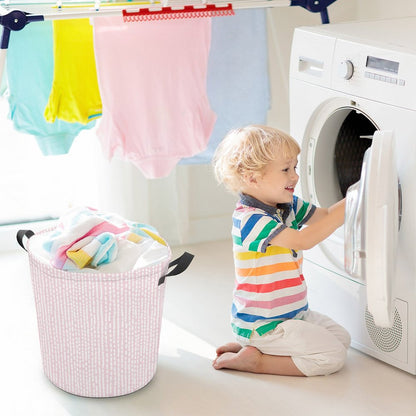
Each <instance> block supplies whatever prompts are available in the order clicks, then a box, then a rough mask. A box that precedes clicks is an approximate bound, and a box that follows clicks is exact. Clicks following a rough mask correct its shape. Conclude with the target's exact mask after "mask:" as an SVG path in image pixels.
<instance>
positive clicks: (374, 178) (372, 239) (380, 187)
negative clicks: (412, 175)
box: [344, 131, 399, 327]
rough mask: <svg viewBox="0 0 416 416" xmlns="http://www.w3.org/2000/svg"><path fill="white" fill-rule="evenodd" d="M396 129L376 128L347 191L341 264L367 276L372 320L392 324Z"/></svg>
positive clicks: (396, 214)
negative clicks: (356, 176) (343, 251)
mask: <svg viewBox="0 0 416 416" xmlns="http://www.w3.org/2000/svg"><path fill="white" fill-rule="evenodd" d="M398 183H399V182H398V176H397V166H396V156H395V144H394V135H393V133H392V132H390V131H376V132H375V133H374V136H373V142H372V145H371V147H370V148H368V149H367V150H366V153H365V157H364V161H363V166H362V171H361V178H360V180H359V182H358V183H356V184H354V185H352V186H351V187H350V188H349V189H348V192H347V196H346V198H347V200H346V222H345V228H344V229H345V240H344V241H345V268H346V271H347V272H349V273H350V274H351V275H353V276H356V277H361V279H362V280H365V282H366V286H367V303H368V310H369V312H370V313H371V314H372V315H373V318H374V322H375V324H376V325H378V326H381V327H390V326H392V324H393V317H392V311H393V290H392V289H393V281H394V276H395V269H396V251H397V243H398V231H399V191H398Z"/></svg>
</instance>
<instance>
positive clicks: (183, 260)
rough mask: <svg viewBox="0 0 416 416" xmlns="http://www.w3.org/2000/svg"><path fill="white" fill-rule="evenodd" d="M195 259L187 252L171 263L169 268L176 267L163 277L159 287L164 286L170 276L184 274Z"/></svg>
mask: <svg viewBox="0 0 416 416" xmlns="http://www.w3.org/2000/svg"><path fill="white" fill-rule="evenodd" d="M193 258H194V255H193V254H191V253H188V252H187V251H185V253H183V254H182V256H180V257H178V258H177V259H175V260H173V261H171V262H170V263H169V268H171V267H173V266H176V267H175V268H174V269H173V270H171V271H170V272H169V273H167V274H165V275H163V276H162V277H161V278H160V279H159V283H158V286H160V285H161V284H163V283H164V282H165V279H166V277H168V276H176V275H178V274H180V273H182V272H184V271H185V270H186V269H187V268H188V266H189V265H190V264H191V262H192V260H193Z"/></svg>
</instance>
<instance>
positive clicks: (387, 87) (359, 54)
mask: <svg viewBox="0 0 416 416" xmlns="http://www.w3.org/2000/svg"><path fill="white" fill-rule="evenodd" d="M333 58H334V59H333V64H332V76H331V82H330V87H331V88H333V89H335V90H338V91H342V92H344V93H347V94H353V95H356V96H361V97H371V99H373V100H376V101H380V102H385V103H391V104H393V105H398V106H403V107H406V108H409V109H416V100H415V98H414V97H416V78H415V76H414V74H415V73H416V56H415V55H410V54H409V53H405V52H404V51H401V50H391V49H384V48H381V47H378V46H374V45H365V44H361V43H359V42H354V41H350V40H346V39H337V41H336V44H335V49H334V56H333Z"/></svg>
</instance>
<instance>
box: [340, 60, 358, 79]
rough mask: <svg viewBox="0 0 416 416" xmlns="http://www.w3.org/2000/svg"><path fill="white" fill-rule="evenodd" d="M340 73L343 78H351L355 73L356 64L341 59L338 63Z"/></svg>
mask: <svg viewBox="0 0 416 416" xmlns="http://www.w3.org/2000/svg"><path fill="white" fill-rule="evenodd" d="M338 74H339V76H340V77H341V78H344V79H350V78H351V77H352V75H353V74H354V64H353V63H352V62H351V61H349V60H347V59H346V60H345V61H341V62H340V63H339V65H338Z"/></svg>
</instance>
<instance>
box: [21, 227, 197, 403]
mask: <svg viewBox="0 0 416 416" xmlns="http://www.w3.org/2000/svg"><path fill="white" fill-rule="evenodd" d="M32 235H33V232H32V231H30V230H20V231H19V232H18V234H17V240H18V242H19V244H20V245H21V246H22V247H23V248H24V249H25V250H27V251H28V254H29V266H30V272H31V279H32V284H33V291H34V298H35V306H36V313H37V321H38V331H39V339H40V349H41V355H42V362H43V369H44V372H45V374H46V376H47V377H48V378H49V380H50V381H51V382H52V383H53V384H55V385H56V386H58V387H59V388H61V389H62V390H65V391H67V392H69V393H72V394H75V395H79V396H86V397H113V396H121V395H125V394H128V393H131V392H134V391H136V390H138V389H140V388H142V387H143V386H145V385H146V384H147V383H149V381H150V380H151V379H152V377H153V376H154V374H155V372H156V366H157V360H158V350H159V338H160V327H161V319H162V311H163V299H164V292H165V277H166V276H169V275H177V274H179V273H181V272H182V271H184V270H185V269H186V268H187V267H188V266H189V264H190V263H191V261H192V258H193V255H192V254H190V253H187V252H185V253H184V254H183V255H182V256H181V257H179V258H178V259H176V260H174V261H172V262H170V256H171V252H170V250H169V259H167V260H166V261H163V262H159V263H157V264H153V265H151V266H147V267H143V268H140V269H137V270H131V271H128V272H125V273H107V274H102V273H98V272H96V273H92V272H91V273H89V272H68V271H63V270H59V269H57V268H55V267H53V266H52V265H50V264H49V263H48V262H45V260H44V259H42V258H39V257H38V256H36V255H35V254H34V253H33V252H32V251H31V248H30V239H29V238H30V237H31V236H32ZM25 237H27V238H28V240H27V241H26V238H25ZM170 268H172V269H171V271H170V272H169V273H168V270H169V269H170Z"/></svg>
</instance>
